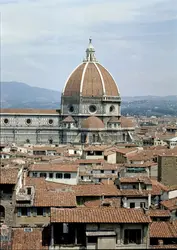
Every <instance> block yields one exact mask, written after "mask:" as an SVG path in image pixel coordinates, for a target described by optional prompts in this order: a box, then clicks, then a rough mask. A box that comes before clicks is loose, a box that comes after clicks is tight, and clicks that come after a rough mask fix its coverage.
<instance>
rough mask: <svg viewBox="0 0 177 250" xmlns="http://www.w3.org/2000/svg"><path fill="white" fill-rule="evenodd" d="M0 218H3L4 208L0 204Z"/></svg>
mask: <svg viewBox="0 0 177 250" xmlns="http://www.w3.org/2000/svg"><path fill="white" fill-rule="evenodd" d="M0 218H5V208H4V207H3V206H0Z"/></svg>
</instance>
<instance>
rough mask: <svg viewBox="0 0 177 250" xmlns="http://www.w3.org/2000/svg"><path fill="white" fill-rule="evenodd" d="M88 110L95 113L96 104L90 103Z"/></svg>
mask: <svg viewBox="0 0 177 250" xmlns="http://www.w3.org/2000/svg"><path fill="white" fill-rule="evenodd" d="M89 111H90V113H95V112H96V106H95V105H90V106H89Z"/></svg>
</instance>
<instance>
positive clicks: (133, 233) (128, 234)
mask: <svg viewBox="0 0 177 250" xmlns="http://www.w3.org/2000/svg"><path fill="white" fill-rule="evenodd" d="M132 243H134V244H141V229H125V230H124V244H132Z"/></svg>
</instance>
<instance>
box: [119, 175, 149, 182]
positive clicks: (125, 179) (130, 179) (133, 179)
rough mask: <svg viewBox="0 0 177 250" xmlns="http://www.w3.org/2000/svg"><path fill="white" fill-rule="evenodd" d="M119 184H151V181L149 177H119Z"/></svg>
mask: <svg viewBox="0 0 177 250" xmlns="http://www.w3.org/2000/svg"><path fill="white" fill-rule="evenodd" d="M119 181H120V183H139V182H142V183H145V184H151V179H150V178H149V177H145V176H140V177H121V178H120V179H119Z"/></svg>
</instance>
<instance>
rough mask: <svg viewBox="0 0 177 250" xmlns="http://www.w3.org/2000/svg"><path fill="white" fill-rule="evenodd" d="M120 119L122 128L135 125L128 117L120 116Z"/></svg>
mask: <svg viewBox="0 0 177 250" xmlns="http://www.w3.org/2000/svg"><path fill="white" fill-rule="evenodd" d="M120 121H121V127H122V128H132V127H135V123H134V122H133V120H132V119H130V118H127V117H123V116H121V119H120Z"/></svg>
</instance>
